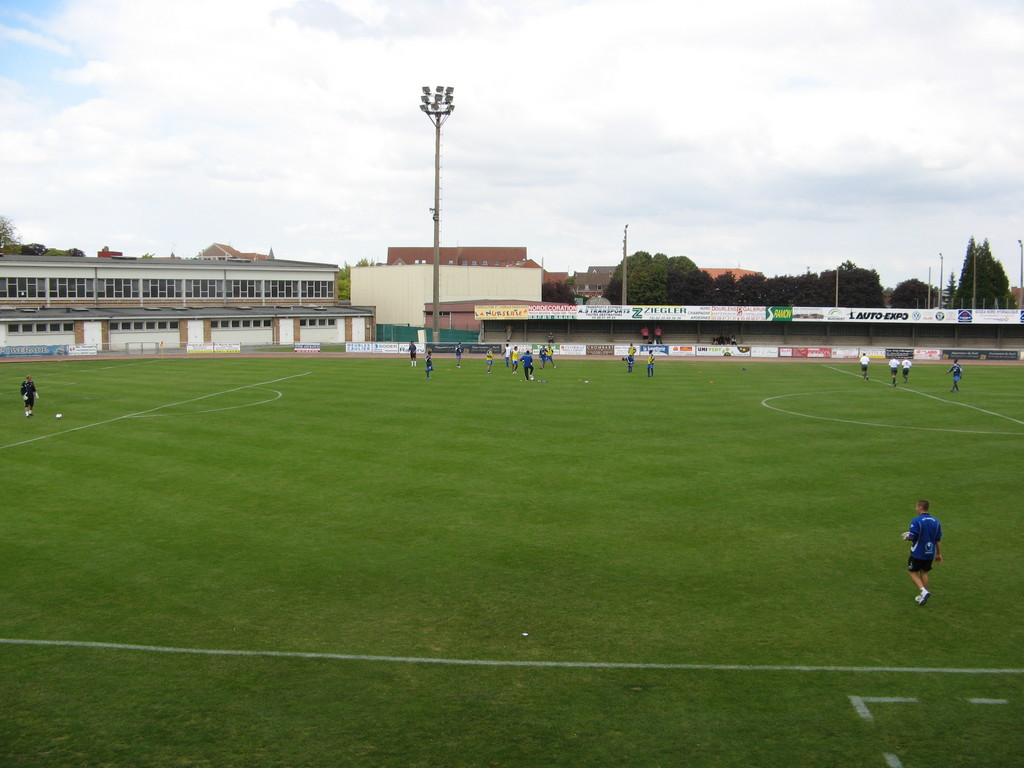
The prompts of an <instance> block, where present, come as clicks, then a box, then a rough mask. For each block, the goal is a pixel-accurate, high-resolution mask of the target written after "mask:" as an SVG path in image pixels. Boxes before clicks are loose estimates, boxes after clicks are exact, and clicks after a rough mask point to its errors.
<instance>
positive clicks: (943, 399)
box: [825, 365, 1024, 425]
mask: <svg viewBox="0 0 1024 768" xmlns="http://www.w3.org/2000/svg"><path fill="white" fill-rule="evenodd" d="M825 367H826V368H829V369H831V370H833V371H836V372H838V373H843V374H846V375H847V376H857V375H858V374H856V373H852V372H850V371H844V370H842V369H841V368H836V367H835V366H834V365H826V366H825ZM871 381H875V380H874V379H871ZM875 383H877V384H885V382H884V381H875ZM885 386H891V384H885ZM898 389H901V390H903V391H904V392H913V393H914V394H915V395H920V396H921V397H930V398H931V399H932V400H938V401H939V402H940V403H948V404H949V405H959V406H961V407H963V408H972V409H974V410H975V411H980V412H981V413H987V414H988V415H989V416H995V417H996V418H998V419H1006V420H1007V421H1012V422H1013V423H1014V424H1022V425H1024V421H1022V420H1020V419H1015V418H1013V417H1012V416H1007V415H1006V414H1003V413H996V412H995V411H987V410H985V409H984V408H979V407H978V406H976V405H971V404H970V403H964V402H960V401H959V400H950V399H949V398H946V397H936V396H935V395H929V394H928V393H927V392H922V391H921V390H919V389H911V388H910V387H898Z"/></svg>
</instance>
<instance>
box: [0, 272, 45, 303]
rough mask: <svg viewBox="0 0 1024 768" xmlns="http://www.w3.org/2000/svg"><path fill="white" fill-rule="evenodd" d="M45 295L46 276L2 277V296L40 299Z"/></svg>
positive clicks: (0, 296) (0, 288)
mask: <svg viewBox="0 0 1024 768" xmlns="http://www.w3.org/2000/svg"><path fill="white" fill-rule="evenodd" d="M45 296H46V278H45V277H5V278H3V279H0V298H5V299H39V298H43V297H45Z"/></svg>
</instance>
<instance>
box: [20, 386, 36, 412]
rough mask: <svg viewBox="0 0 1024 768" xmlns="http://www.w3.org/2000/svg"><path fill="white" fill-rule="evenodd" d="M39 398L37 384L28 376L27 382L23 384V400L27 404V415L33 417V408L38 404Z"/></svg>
mask: <svg viewBox="0 0 1024 768" xmlns="http://www.w3.org/2000/svg"><path fill="white" fill-rule="evenodd" d="M37 397H39V391H38V390H37V389H36V384H35V382H34V381H32V377H31V376H26V377H25V380H24V381H23V382H21V399H22V402H24V403H25V415H26V416H31V415H32V408H33V407H34V406H35V404H36V398H37Z"/></svg>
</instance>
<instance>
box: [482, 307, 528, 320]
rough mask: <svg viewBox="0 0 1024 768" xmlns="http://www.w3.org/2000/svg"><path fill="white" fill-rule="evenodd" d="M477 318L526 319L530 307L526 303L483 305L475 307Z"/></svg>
mask: <svg viewBox="0 0 1024 768" xmlns="http://www.w3.org/2000/svg"><path fill="white" fill-rule="evenodd" d="M473 316H474V317H475V318H476V319H477V320H526V319H527V318H528V317H529V316H530V309H529V307H527V306H525V305H512V304H510V305H481V306H478V307H474V308H473Z"/></svg>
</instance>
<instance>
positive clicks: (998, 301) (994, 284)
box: [951, 237, 1014, 309]
mask: <svg viewBox="0 0 1024 768" xmlns="http://www.w3.org/2000/svg"><path fill="white" fill-rule="evenodd" d="M951 306H953V307H961V308H965V307H970V308H972V309H975V308H979V309H984V308H988V309H995V308H1000V307H1003V308H1005V307H1012V306H1014V300H1013V294H1011V293H1010V279H1009V278H1008V277H1007V276H1006V271H1005V270H1004V269H1003V265H1002V264H1000V263H999V262H998V261H996V259H995V258H994V257H993V256H992V250H991V248H990V247H989V244H988V240H985V241H984V242H983V243H982V244H981V245H978V244H977V243H976V242H975V240H974V238H973V237H972V238H971V239H970V241H969V242H968V243H967V253H966V255H965V256H964V265H963V267H962V268H961V269H960V283H959V285H958V286H957V288H956V292H955V293H954V294H953V301H952V304H951Z"/></svg>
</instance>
